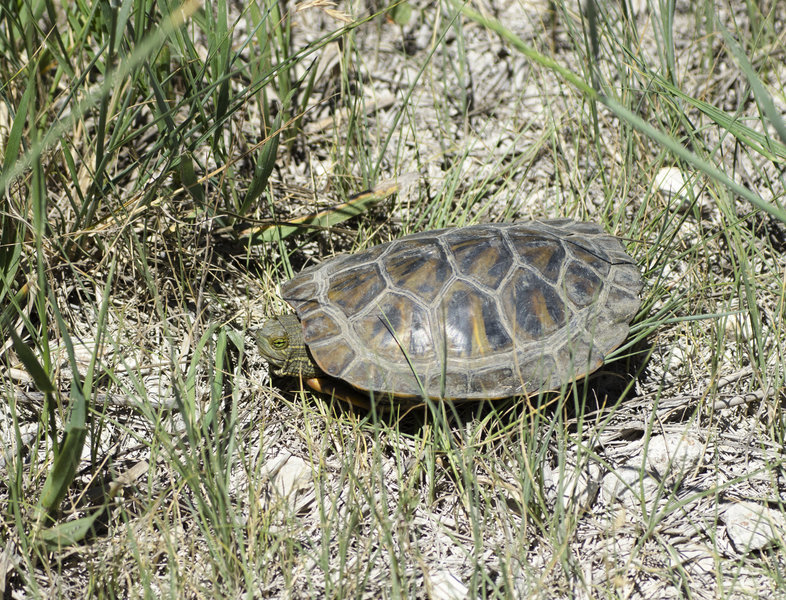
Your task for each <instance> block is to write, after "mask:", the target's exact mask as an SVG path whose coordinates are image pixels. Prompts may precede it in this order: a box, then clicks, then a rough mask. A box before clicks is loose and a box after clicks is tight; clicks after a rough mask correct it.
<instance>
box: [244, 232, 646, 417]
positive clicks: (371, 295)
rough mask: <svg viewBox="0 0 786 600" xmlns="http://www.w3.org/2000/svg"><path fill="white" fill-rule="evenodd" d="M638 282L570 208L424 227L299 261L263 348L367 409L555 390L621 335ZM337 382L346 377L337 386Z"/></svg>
mask: <svg viewBox="0 0 786 600" xmlns="http://www.w3.org/2000/svg"><path fill="white" fill-rule="evenodd" d="M642 285H643V282H642V277H641V272H640V270H639V267H638V266H637V264H636V262H635V261H634V260H633V259H632V258H631V257H630V256H629V255H628V254H627V253H626V252H625V248H624V247H623V245H622V243H621V241H620V240H619V239H618V238H616V237H614V236H612V235H609V234H607V233H605V231H604V230H603V228H602V227H600V226H599V225H597V224H594V223H590V222H584V221H574V220H570V219H544V220H535V221H525V222H519V223H488V224H478V225H469V226H464V227H453V228H447V229H438V230H434V231H425V232H422V233H415V234H413V235H407V236H405V237H402V238H400V239H397V240H394V241H392V242H387V243H384V244H380V245H377V246H373V247H371V248H369V249H367V250H364V251H361V252H357V253H354V254H345V255H339V256H336V257H334V258H332V259H329V260H327V261H325V262H323V263H321V264H319V265H316V266H313V267H310V268H307V269H305V270H303V271H302V272H300V273H299V274H298V275H296V276H295V277H293V278H292V279H290V280H289V281H286V282H284V283H283V284H282V285H281V297H282V298H283V300H284V301H286V302H287V303H288V304H289V305H290V306H291V307H292V308H293V309H294V311H295V313H294V314H292V313H290V314H284V315H280V316H277V317H274V318H272V319H269V320H268V321H266V322H265V323H264V324H263V325H262V327H261V328H260V329H259V330H258V331H257V345H258V347H259V349H260V352H261V354H262V355H263V357H264V358H266V359H267V361H268V363H269V364H270V366H271V370H272V371H273V373H274V374H276V375H279V376H294V377H301V378H302V380H304V381H306V383H307V384H308V385H310V386H311V387H312V388H314V389H316V390H317V391H321V392H327V393H333V394H335V395H337V396H339V397H342V398H343V399H345V400H348V401H350V402H352V403H353V404H358V405H360V406H364V407H366V408H368V407H369V406H370V403H374V404H379V405H385V404H387V405H395V404H397V403H404V402H412V401H422V400H423V399H425V398H426V397H428V398H431V399H435V400H486V399H489V400H491V399H500V398H507V397H511V396H518V395H525V394H533V393H538V392H545V391H548V390H555V389H557V388H560V387H561V386H562V385H565V384H569V383H571V382H572V381H574V380H578V379H581V378H583V377H585V376H586V375H588V374H589V373H592V372H593V371H595V370H596V369H598V368H599V367H600V366H601V365H602V364H603V362H604V359H605V357H606V356H607V355H608V354H609V353H610V352H611V351H613V350H615V349H616V348H618V347H619V346H620V345H621V344H622V343H623V342H624V341H625V340H626V338H627V336H628V333H629V329H630V322H631V320H632V319H633V317H634V316H635V315H636V313H637V311H638V310H639V306H640V299H639V292H640V291H641V288H642ZM344 384H348V386H347V385H344Z"/></svg>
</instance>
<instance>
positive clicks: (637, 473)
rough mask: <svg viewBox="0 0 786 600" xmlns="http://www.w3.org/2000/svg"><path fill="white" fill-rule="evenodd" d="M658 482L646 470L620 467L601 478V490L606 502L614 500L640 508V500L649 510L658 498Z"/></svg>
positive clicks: (609, 502)
mask: <svg viewBox="0 0 786 600" xmlns="http://www.w3.org/2000/svg"><path fill="white" fill-rule="evenodd" d="M659 490H660V482H659V481H658V480H657V479H655V478H654V477H653V476H652V475H650V474H649V473H647V472H646V471H642V470H640V469H637V468H634V467H620V468H618V469H615V470H614V471H612V472H611V473H609V474H607V475H606V476H605V477H604V478H603V484H602V485H601V491H602V494H603V500H604V501H605V503H606V504H611V503H612V502H614V501H615V500H617V501H619V502H622V504H623V505H625V506H627V507H628V508H631V509H634V510H640V509H641V505H642V500H643V501H644V505H645V506H646V507H647V511H648V512H649V511H651V510H652V507H653V506H654V504H655V501H656V500H657V499H658V498H659Z"/></svg>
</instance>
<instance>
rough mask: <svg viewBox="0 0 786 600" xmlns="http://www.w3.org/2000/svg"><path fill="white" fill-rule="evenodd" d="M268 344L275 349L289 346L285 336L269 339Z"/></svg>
mask: <svg viewBox="0 0 786 600" xmlns="http://www.w3.org/2000/svg"><path fill="white" fill-rule="evenodd" d="M270 345H271V346H273V347H274V348H276V349H277V350H283V349H284V348H286V347H287V346H289V340H288V339H287V338H285V337H277V338H273V339H272V340H270Z"/></svg>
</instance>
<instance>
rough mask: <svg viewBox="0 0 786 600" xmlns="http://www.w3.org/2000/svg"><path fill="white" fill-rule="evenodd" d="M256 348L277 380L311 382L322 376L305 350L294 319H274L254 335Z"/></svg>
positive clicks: (298, 326) (298, 324) (283, 317)
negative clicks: (286, 377)
mask: <svg viewBox="0 0 786 600" xmlns="http://www.w3.org/2000/svg"><path fill="white" fill-rule="evenodd" d="M256 336H257V347H258V348H259V352H260V353H261V354H262V356H264V357H265V359H266V360H267V362H268V363H270V366H271V367H272V370H273V373H275V374H276V375H278V376H279V377H285V376H289V377H303V378H304V379H311V378H312V377H319V376H320V375H322V374H323V373H322V370H321V369H320V368H319V367H318V366H317V364H316V363H315V362H314V361H313V360H312V358H311V356H310V355H309V353H308V350H307V349H306V340H305V338H304V337H303V326H302V325H301V324H300V319H298V318H297V315H291V314H290V315H281V316H279V317H274V318H272V319H270V320H268V321H265V323H264V324H263V325H262V327H261V328H260V329H259V330H258V331H257V334H256Z"/></svg>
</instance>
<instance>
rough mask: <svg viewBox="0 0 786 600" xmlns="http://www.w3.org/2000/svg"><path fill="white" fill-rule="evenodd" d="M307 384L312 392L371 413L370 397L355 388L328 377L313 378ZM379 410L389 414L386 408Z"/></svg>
mask: <svg viewBox="0 0 786 600" xmlns="http://www.w3.org/2000/svg"><path fill="white" fill-rule="evenodd" d="M306 384H307V385H308V387H310V388H311V389H312V390H315V391H317V392H319V393H320V394H325V395H327V396H332V397H334V398H338V399H339V400H343V401H344V402H348V403H349V404H351V405H352V406H357V407H358V408H363V409H365V410H369V411H370V410H371V402H369V397H368V396H366V395H365V394H361V393H360V392H358V391H357V390H356V389H355V388H353V387H350V386H348V385H346V384H342V383H341V382H339V381H335V380H334V379H330V378H328V377H312V378H311V379H306ZM377 408H378V409H380V408H381V409H382V412H387V410H388V409H386V408H385V407H379V406H377Z"/></svg>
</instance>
